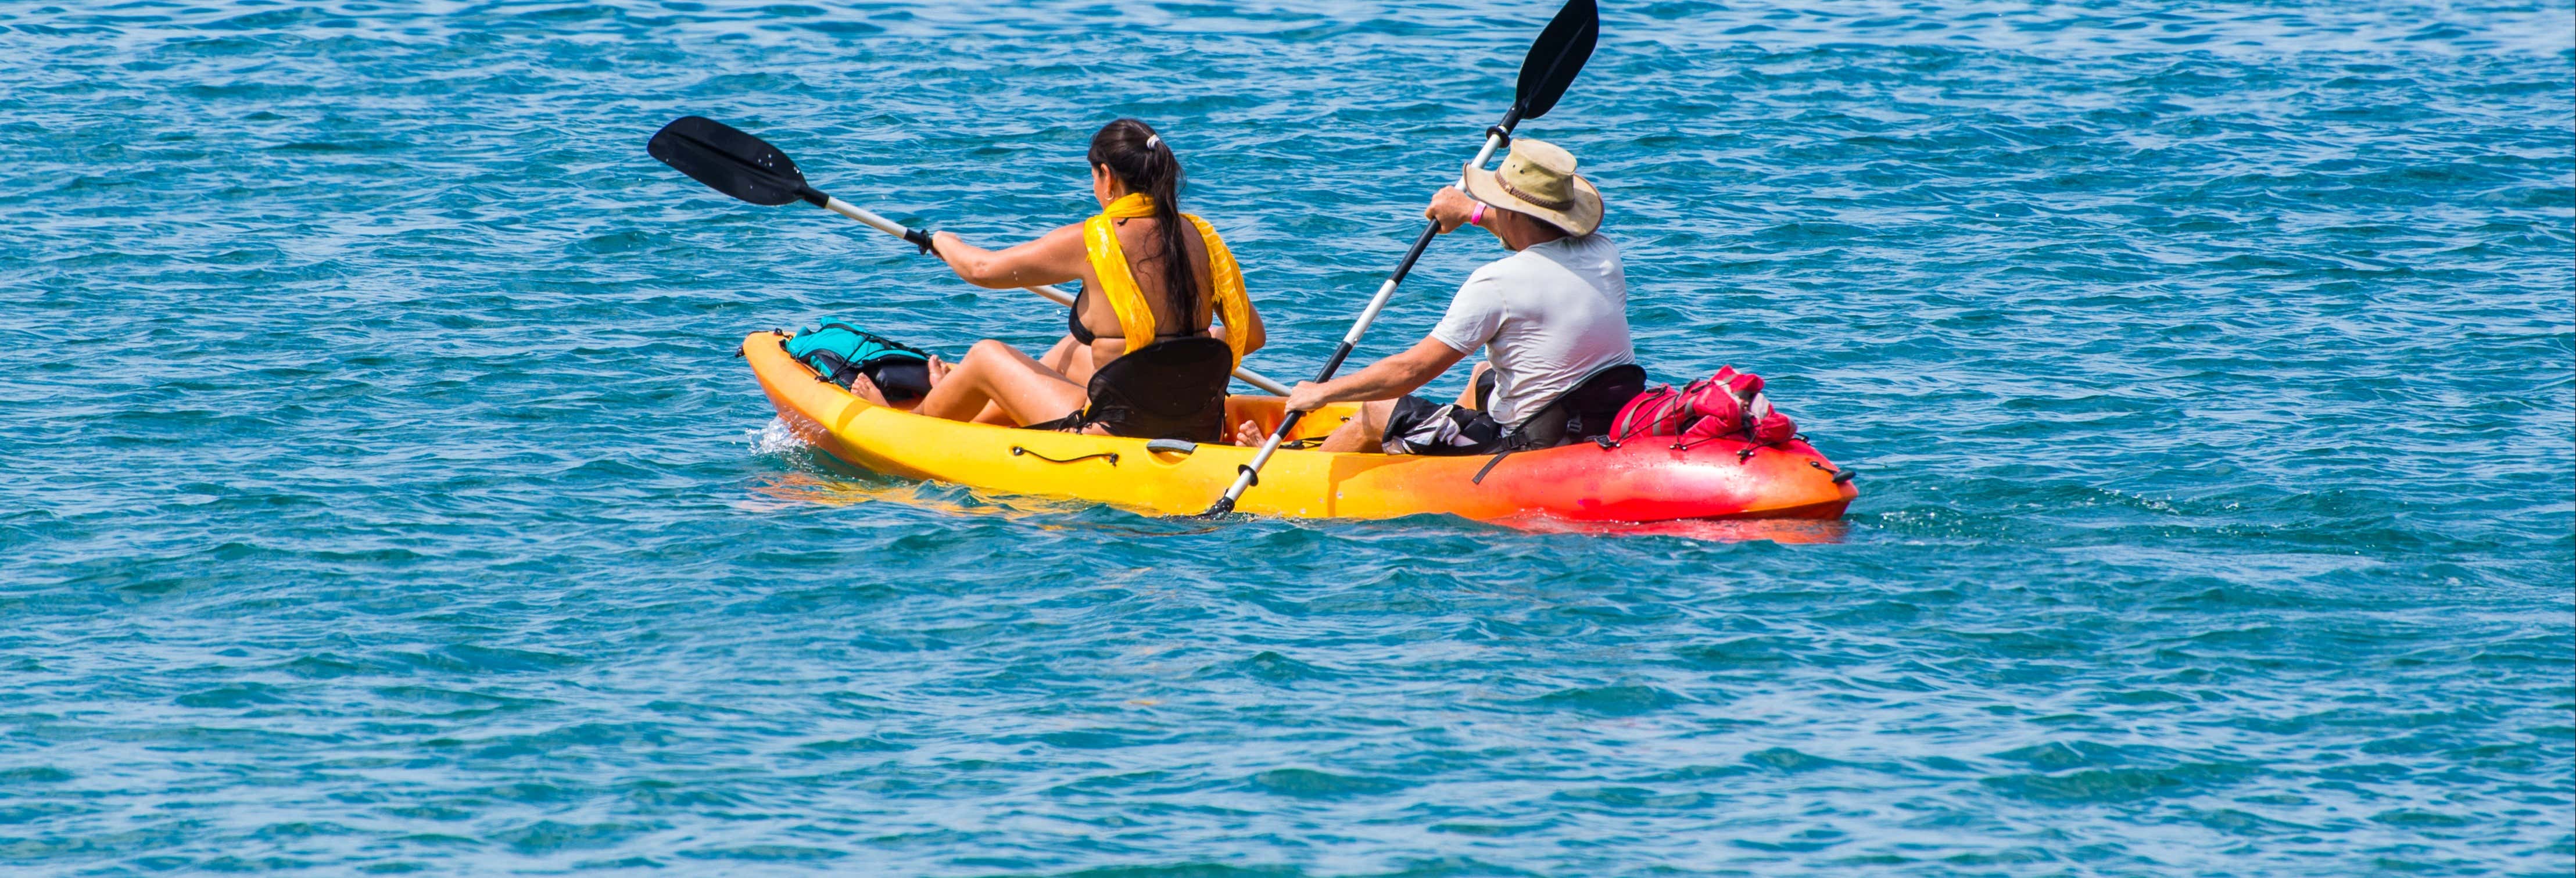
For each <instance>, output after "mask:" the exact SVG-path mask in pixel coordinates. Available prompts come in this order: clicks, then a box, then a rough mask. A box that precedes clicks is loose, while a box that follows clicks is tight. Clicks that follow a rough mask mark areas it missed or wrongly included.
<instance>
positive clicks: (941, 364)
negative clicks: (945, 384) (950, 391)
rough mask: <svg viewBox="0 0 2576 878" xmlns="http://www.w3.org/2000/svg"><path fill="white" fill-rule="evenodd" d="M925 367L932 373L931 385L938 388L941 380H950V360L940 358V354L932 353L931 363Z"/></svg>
mask: <svg viewBox="0 0 2576 878" xmlns="http://www.w3.org/2000/svg"><path fill="white" fill-rule="evenodd" d="M925 368H926V369H927V371H929V373H930V386H931V387H933V388H936V387H938V386H939V382H942V381H946V380H948V362H947V361H945V360H942V359H940V358H939V355H938V354H932V355H930V364H929V365H928V366H927V367H925Z"/></svg>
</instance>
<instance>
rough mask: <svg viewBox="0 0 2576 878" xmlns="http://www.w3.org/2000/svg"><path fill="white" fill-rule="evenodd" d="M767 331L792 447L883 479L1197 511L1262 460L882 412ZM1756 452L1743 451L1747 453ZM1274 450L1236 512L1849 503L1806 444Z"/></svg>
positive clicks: (1270, 418) (1849, 494)
mask: <svg viewBox="0 0 2576 878" xmlns="http://www.w3.org/2000/svg"><path fill="white" fill-rule="evenodd" d="M780 338H781V336H780V335H778V334H777V333H774V332H758V333H753V334H752V335H750V336H749V337H747V338H745V339H744V340H743V346H742V351H743V357H744V359H745V360H747V361H748V362H749V363H750V365H751V369H752V372H753V374H754V375H755V376H757V377H758V378H759V380H760V385H761V389H762V391H763V392H765V393H767V394H768V396H769V399H770V402H771V403H772V404H773V405H775V406H776V407H777V409H778V415H779V418H780V420H781V421H783V422H784V423H785V424H786V426H787V428H788V429H789V430H790V431H791V432H793V433H794V434H795V435H796V436H797V437H798V438H799V439H802V440H804V441H805V442H807V443H809V444H811V445H813V446H814V447H816V448H819V449H822V450H823V451H824V452H825V453H827V454H830V455H831V456H833V457H835V458H839V459H840V460H842V461H845V462H848V463H850V464H852V465H855V466H858V467H861V468H864V469H868V470H873V471H876V472H880V473H885V474H887V475H893V476H899V477H904V478H913V479H927V480H932V481H939V482H948V483H952V484H959V485H965V486H968V487H971V488H978V489H982V490H987V491H995V492H1001V493H1006V494H1024V495H1035V496H1045V497H1061V498H1071V499H1078V500H1087V501H1092V502H1098V503H1107V504H1110V505H1114V506H1120V507H1124V508H1128V509H1132V510H1136V511H1140V512H1148V513H1154V514H1162V515H1179V514H1191V513H1197V512H1201V511H1204V510H1206V509H1207V507H1208V505H1209V504H1210V503H1213V502H1215V500H1216V498H1217V497H1218V496H1219V495H1221V494H1223V493H1224V492H1225V489H1226V487H1227V486H1228V485H1230V484H1232V482H1233V481H1234V478H1235V475H1236V472H1237V469H1238V468H1239V467H1241V466H1243V465H1245V464H1248V463H1250V462H1251V460H1252V456H1253V454H1254V452H1256V451H1257V450H1258V449H1254V448H1247V447H1242V446H1236V445H1219V444H1212V443H1201V444H1199V445H1197V446H1195V448H1193V449H1192V450H1188V451H1153V450H1148V449H1147V448H1146V442H1145V440H1143V439H1130V438H1125V437H1117V436H1089V435H1082V434H1076V433H1056V432H1049V431H1041V430H1023V429H1017V428H1011V427H1000V426H994V425H989V424H970V423H964V422H960V421H950V420H943V419H939V418H931V417H926V416H922V415H915V414H912V413H910V412H905V411H902V410H899V409H895V408H892V407H888V406H882V405H876V404H874V403H871V402H868V401H867V400H864V399H860V398H859V397H857V396H854V395H852V394H851V393H850V392H849V391H847V390H844V389H842V388H841V387H840V386H838V385H835V384H832V383H830V382H827V381H823V380H820V379H819V378H818V377H817V376H816V375H815V373H814V371H813V370H812V369H810V368H807V367H806V366H805V365H804V364H803V363H799V362H797V361H796V360H795V359H793V358H791V357H789V356H787V353H786V351H785V350H784V349H782V348H781V347H780V346H779V339H780ZM1281 402H1282V400H1280V399H1279V398H1278V397H1274V396H1232V397H1228V398H1227V400H1226V416H1227V420H1226V422H1227V423H1228V424H1239V423H1242V422H1244V421H1247V420H1249V421H1253V422H1256V423H1259V424H1261V425H1262V426H1263V427H1264V428H1265V429H1267V428H1270V427H1274V426H1276V425H1277V424H1278V423H1279V418H1280V415H1281ZM1356 410H1357V407H1356V406H1355V405H1351V404H1342V405H1335V406H1327V407H1325V408H1323V409H1320V410H1318V411H1316V412H1315V413H1314V414H1312V415H1309V416H1308V417H1306V418H1305V419H1304V420H1302V421H1301V422H1299V424H1298V430H1297V432H1296V435H1293V436H1291V437H1290V438H1292V439H1297V438H1312V437H1320V436H1321V435H1323V434H1326V433H1329V432H1331V431H1332V430H1333V428H1335V427H1338V426H1340V425H1341V423H1342V422H1343V421H1344V420H1346V419H1348V418H1349V417H1350V416H1351V415H1352V414H1353V413H1355V412H1356ZM1748 448H1750V449H1751V453H1749V454H1746V453H1744V452H1745V450H1746V449H1748ZM1489 462H1492V457H1491V456H1476V457H1421V456H1408V455H1387V454H1348V453H1326V452H1321V451H1312V450H1302V451H1300V450H1285V449H1283V450H1281V451H1280V452H1279V453H1278V454H1276V455H1275V456H1273V457H1272V458H1271V460H1270V463H1269V465H1267V466H1265V467H1263V468H1262V470H1261V474H1260V479H1259V481H1258V482H1257V483H1256V484H1255V485H1254V486H1253V487H1252V488H1250V489H1249V490H1246V491H1245V492H1244V494H1243V497H1242V499H1241V500H1240V501H1239V502H1238V503H1237V504H1236V507H1235V508H1236V510H1237V511H1240V512H1245V513H1250V514H1254V515H1277V516H1293V517H1298V518H1392V517H1396V516H1402V515H1418V514H1423V513H1447V514H1452V515H1459V516H1464V517H1467V518H1473V519H1478V520H1496V519H1504V518H1513V517H1523V516H1531V515H1539V516H1547V517H1555V518H1562V519H1569V520H1577V521H1665V520H1673V519H1694V518H1807V519H1831V518H1838V517H1840V516H1841V515H1842V513H1843V509H1844V508H1845V507H1846V506H1848V505H1849V504H1850V503H1851V501H1852V499H1853V498H1854V497H1856V496H1858V494H1859V492H1858V490H1857V489H1855V488H1854V487H1853V486H1852V485H1851V483H1850V480H1849V479H1848V478H1844V479H1837V478H1836V476H1837V474H1838V470H1836V469H1835V468H1834V467H1833V465H1832V464H1831V463H1830V462H1829V461H1826V460H1825V459H1824V458H1823V456H1822V455H1819V454H1817V453H1816V452H1815V449H1813V448H1811V447H1809V446H1807V444H1806V443H1805V442H1803V441H1793V442H1789V443H1786V444H1783V445H1778V446H1768V447H1757V446H1748V445H1747V444H1745V443H1742V442H1734V441H1729V440H1716V441H1711V442H1706V443H1701V444H1699V445H1697V446H1694V447H1691V448H1686V449H1676V448H1673V447H1671V446H1670V440H1669V438H1662V437H1659V438H1658V439H1657V440H1653V441H1632V442H1629V443H1626V444H1622V445H1618V446H1615V447H1612V448H1603V447H1601V446H1600V445H1597V444H1594V443H1588V442H1586V443H1577V444H1574V445H1567V446H1560V447H1557V448H1548V449H1541V450H1536V451H1524V452H1520V453H1517V454H1513V455H1511V456H1509V457H1506V458H1504V459H1503V460H1502V461H1501V462H1500V463H1499V464H1496V465H1495V466H1494V468H1493V470H1492V471H1491V472H1490V473H1487V474H1486V475H1485V477H1484V478H1483V479H1481V480H1478V479H1476V478H1475V476H1476V474H1477V471H1478V470H1481V469H1483V468H1484V467H1485V466H1486V464H1487V463H1489Z"/></svg>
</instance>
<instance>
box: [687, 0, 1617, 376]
mask: <svg viewBox="0 0 2576 878" xmlns="http://www.w3.org/2000/svg"><path fill="white" fill-rule="evenodd" d="M1578 2H1584V3H1589V2H1591V0H1578ZM644 151H645V152H649V153H652V154H653V157H654V158H657V159H661V160H662V163H663V164H666V165H670V166H671V167H674V168H678V169H679V171H680V173H683V174H687V175H689V176H690V178H692V179H695V180H697V181H698V182H700V183H705V184H707V188H709V189H714V190H716V191H718V192H722V193H724V194H726V195H731V196H733V197H735V198H740V199H742V200H744V201H748V202H751V203H753V204H761V205H772V206H775V205H780V204H789V203H792V202H797V201H803V202H805V203H807V204H811V205H814V206H815V207H820V208H822V209H824V210H828V211H831V212H833V213H837V214H840V215H842V216H846V217H849V218H851V219H854V220H858V221H859V222H862V223H866V224H868V226H869V227H870V228H874V229H876V230H877V231H880V232H884V233H886V234H889V235H893V236H895V237H898V238H902V239H904V240H906V241H909V242H912V244H913V246H916V247H920V248H921V252H923V253H928V252H930V233H929V232H928V231H925V230H922V229H908V228H904V227H903V226H902V225H900V224H897V223H896V222H895V221H893V220H890V219H886V218H885V217H882V216H878V215H877V214H876V213H875V212H874V211H870V210H868V209H867V208H864V207H860V206H858V205H854V204H851V203H849V202H847V201H842V200H840V199H838V198H834V197H832V196H829V195H825V194H823V193H822V192H821V191H820V190H817V189H815V188H814V187H813V186H810V185H807V184H806V183H805V173H804V172H803V171H799V170H797V169H796V161H795V160H794V159H790V158H788V157H787V154H786V153H783V152H779V151H778V147H775V146H771V145H769V142H768V141H765V140H762V139H760V138H757V137H753V136H751V135H749V134H744V133H742V132H741V131H737V130H735V129H734V128H733V127H732V126H729V125H726V124H724V123H722V122H718V121H716V120H713V119H709V118H706V117H704V116H683V117H680V118H679V119H676V120H673V121H672V122H671V124H669V125H664V126H662V130H660V131H656V132H653V139H652V140H651V141H648V142H646V143H645V144H644ZM1023 289H1026V290H1028V291H1029V292H1032V293H1036V294H1038V295H1041V296H1045V297H1047V298H1048V299H1051V300H1053V301H1054V302H1055V303H1056V304H1059V305H1066V306H1070V305H1072V304H1073V296H1072V294H1069V293H1066V292H1065V291H1063V290H1061V289H1057V288H1055V287H1052V286H1034V287H1024V288H1023ZM1234 377H1236V378H1241V379H1243V382H1244V383H1246V384H1250V385H1252V386H1254V387H1258V388H1261V389H1262V390H1263V391H1266V392H1269V393H1275V394H1279V395H1281V396H1286V395H1287V394H1288V388H1287V386H1285V385H1282V384H1280V383H1279V382H1277V381H1272V380H1270V379H1268V378H1265V377H1262V375H1261V374H1260V373H1258V372H1254V371H1252V370H1250V369H1243V368H1237V369H1235V370H1234Z"/></svg>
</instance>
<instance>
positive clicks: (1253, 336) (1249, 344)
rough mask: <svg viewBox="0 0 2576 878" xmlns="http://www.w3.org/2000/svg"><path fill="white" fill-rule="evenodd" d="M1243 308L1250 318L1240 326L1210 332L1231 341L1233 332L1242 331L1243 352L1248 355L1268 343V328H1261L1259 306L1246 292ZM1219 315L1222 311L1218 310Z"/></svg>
mask: <svg viewBox="0 0 2576 878" xmlns="http://www.w3.org/2000/svg"><path fill="white" fill-rule="evenodd" d="M1243 310H1244V312H1245V313H1247V314H1250V315H1251V316H1252V319H1250V320H1246V321H1244V322H1243V325H1242V326H1240V327H1236V326H1227V327H1225V328H1224V329H1223V330H1222V331H1218V332H1214V333H1210V334H1211V335H1214V336H1216V337H1217V338H1220V339H1225V340H1227V341H1228V342H1229V343H1231V342H1232V340H1233V337H1234V334H1235V333H1238V332H1240V333H1243V338H1244V345H1243V352H1244V353H1245V354H1247V355H1248V354H1251V353H1252V352H1253V351H1257V350H1260V349H1261V346H1262V345H1265V344H1269V343H1270V333H1269V331H1268V330H1266V329H1264V328H1262V324H1261V307H1260V306H1258V305H1254V304H1252V296H1251V295H1249V294H1246V295H1245V296H1244V297H1243ZM1219 315H1220V316H1222V315H1223V312H1222V311H1220V312H1219Z"/></svg>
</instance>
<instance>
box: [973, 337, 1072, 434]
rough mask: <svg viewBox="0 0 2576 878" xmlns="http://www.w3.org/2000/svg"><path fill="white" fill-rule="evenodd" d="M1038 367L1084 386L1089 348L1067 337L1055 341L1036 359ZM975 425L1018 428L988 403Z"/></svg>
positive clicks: (999, 407) (1000, 410) (1000, 409)
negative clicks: (1044, 354) (1076, 371)
mask: <svg viewBox="0 0 2576 878" xmlns="http://www.w3.org/2000/svg"><path fill="white" fill-rule="evenodd" d="M1038 365H1041V366H1045V367H1047V368H1048V369H1051V370H1054V371H1055V373H1056V374H1058V375H1062V376H1064V380H1066V381H1071V382H1073V383H1074V384H1075V385H1077V386H1086V385H1085V383H1086V382H1088V381H1090V380H1091V371H1092V370H1091V346H1090V345H1087V344H1083V343H1081V342H1078V341H1074V340H1073V336H1071V335H1067V336H1065V337H1063V338H1060V339H1056V342H1055V347H1052V348H1048V349H1047V352H1046V356H1043V357H1039V358H1038ZM1076 369H1079V370H1080V371H1081V374H1079V375H1077V374H1074V373H1075V370H1076ZM1039 420H1046V419H1045V418H1040V419H1039ZM975 423H978V424H1000V425H1002V426H1005V427H1016V426H1019V423H1018V422H1015V421H1012V420H1011V415H1010V413H1008V412H1005V411H1002V407H1001V406H1000V405H997V404H994V403H989V402H988V403H985V404H984V410H983V411H980V412H976V413H975Z"/></svg>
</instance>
